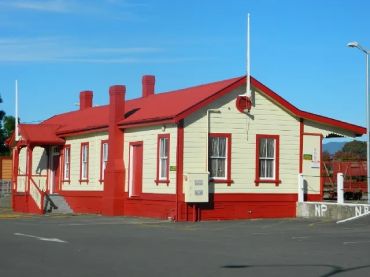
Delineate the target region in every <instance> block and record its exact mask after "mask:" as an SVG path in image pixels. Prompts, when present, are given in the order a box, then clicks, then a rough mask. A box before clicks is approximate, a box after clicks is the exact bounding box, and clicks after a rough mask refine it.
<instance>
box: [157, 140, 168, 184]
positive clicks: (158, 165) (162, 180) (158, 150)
mask: <svg viewBox="0 0 370 277" xmlns="http://www.w3.org/2000/svg"><path fill="white" fill-rule="evenodd" d="M163 138H164V139H167V141H168V143H167V147H168V149H167V152H168V156H167V168H166V173H167V174H166V175H167V178H166V179H161V178H160V172H159V167H160V156H159V155H160V142H161V139H163ZM170 142H171V140H170V134H160V135H158V137H157V176H156V179H155V183H156V184H157V185H158V184H160V183H164V184H167V185H168V184H169V183H170V148H171V147H170Z"/></svg>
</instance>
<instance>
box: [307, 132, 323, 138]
mask: <svg viewBox="0 0 370 277" xmlns="http://www.w3.org/2000/svg"><path fill="white" fill-rule="evenodd" d="M303 135H305V136H319V137H320V136H321V137H322V136H323V135H322V134H321V133H307V132H303Z"/></svg>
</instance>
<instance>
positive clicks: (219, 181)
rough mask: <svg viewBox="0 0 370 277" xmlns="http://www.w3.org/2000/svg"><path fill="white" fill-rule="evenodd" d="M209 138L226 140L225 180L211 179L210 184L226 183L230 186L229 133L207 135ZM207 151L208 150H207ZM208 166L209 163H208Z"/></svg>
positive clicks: (231, 181)
mask: <svg viewBox="0 0 370 277" xmlns="http://www.w3.org/2000/svg"><path fill="white" fill-rule="evenodd" d="M209 137H210V138H211V137H224V138H226V139H227V164H226V170H227V172H226V178H225V179H218V178H217V179H211V182H212V183H224V184H225V183H226V184H227V185H228V186H230V185H231V184H232V183H233V180H231V144H232V141H231V134H230V133H209ZM207 151H208V149H207ZM208 164H209V163H208Z"/></svg>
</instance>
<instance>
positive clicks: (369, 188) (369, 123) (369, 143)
mask: <svg viewBox="0 0 370 277" xmlns="http://www.w3.org/2000/svg"><path fill="white" fill-rule="evenodd" d="M365 58H366V100H367V101H366V103H367V107H366V111H367V126H366V130H367V132H366V133H367V163H366V164H367V203H368V204H370V197H369V194H370V178H369V176H370V136H369V129H370V114H369V108H370V102H369V101H370V97H369V93H370V92H369V51H366V55H365Z"/></svg>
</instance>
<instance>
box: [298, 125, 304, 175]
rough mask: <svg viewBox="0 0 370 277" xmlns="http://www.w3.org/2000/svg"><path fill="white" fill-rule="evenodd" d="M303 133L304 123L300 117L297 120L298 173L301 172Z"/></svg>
mask: <svg viewBox="0 0 370 277" xmlns="http://www.w3.org/2000/svg"><path fill="white" fill-rule="evenodd" d="M303 133H304V123H303V119H302V118H301V119H300V121H299V173H302V172H303Z"/></svg>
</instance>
